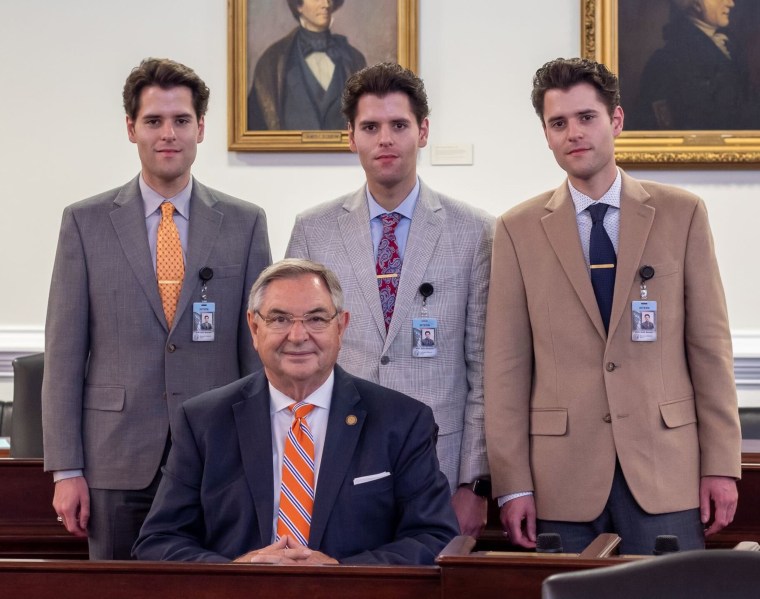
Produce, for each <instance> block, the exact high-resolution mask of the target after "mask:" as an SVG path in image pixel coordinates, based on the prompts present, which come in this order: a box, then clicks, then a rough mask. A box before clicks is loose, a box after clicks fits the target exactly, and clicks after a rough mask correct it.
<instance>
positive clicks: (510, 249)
mask: <svg viewBox="0 0 760 599" xmlns="http://www.w3.org/2000/svg"><path fill="white" fill-rule="evenodd" d="M485 337H486V341H485V376H484V392H485V393H484V395H485V428H486V446H487V448H488V461H489V464H490V467H491V481H492V485H493V495H494V497H500V496H502V495H507V494H509V493H516V492H521V491H532V490H533V478H532V475H531V470H530V439H529V432H530V427H529V422H530V394H531V385H532V377H533V342H532V330H531V324H530V314H529V312H528V301H527V296H526V291H525V284H524V282H523V277H522V272H521V267H520V261H519V258H518V255H517V250H516V248H515V246H514V242H513V240H512V238H511V236H510V234H509V231H508V230H507V227H506V223H505V222H504V220H503V218H500V219H498V221H497V224H496V233H495V235H494V248H493V258H492V262H491V284H490V290H489V294H488V308H487V312H486V334H485Z"/></svg>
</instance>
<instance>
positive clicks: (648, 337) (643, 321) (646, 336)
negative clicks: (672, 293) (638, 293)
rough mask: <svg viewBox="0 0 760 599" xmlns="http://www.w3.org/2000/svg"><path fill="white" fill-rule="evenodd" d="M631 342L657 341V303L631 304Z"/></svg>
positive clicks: (635, 302)
mask: <svg viewBox="0 0 760 599" xmlns="http://www.w3.org/2000/svg"><path fill="white" fill-rule="evenodd" d="M631 341H657V302H637V301H634V302H631Z"/></svg>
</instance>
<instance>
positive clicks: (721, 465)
mask: <svg viewBox="0 0 760 599" xmlns="http://www.w3.org/2000/svg"><path fill="white" fill-rule="evenodd" d="M684 270H685V272H684V290H685V291H684V306H685V309H684V312H685V313H684V317H685V323H684V338H685V345H686V357H687V359H688V363H689V372H690V375H691V381H692V385H693V387H694V400H695V404H696V407H697V419H698V422H699V426H698V434H699V448H700V454H701V460H700V463H701V474H702V476H711V475H713V476H716V475H717V476H731V477H735V478H740V477H741V430H740V427H739V412H738V404H737V398H736V385H735V381H734V364H733V351H732V348H731V331H730V330H729V326H728V309H727V307H726V298H725V295H724V293H723V284H722V282H721V278H720V272H719V270H718V262H717V259H716V257H715V251H714V247H713V239H712V234H711V233H710V226H709V224H708V220H707V209H706V208H705V205H704V202H702V201H701V200H700V201H699V202H698V203H697V205H696V209H695V211H694V215H693V217H692V222H691V227H690V229H689V236H688V240H687V246H686V257H685V261H684Z"/></svg>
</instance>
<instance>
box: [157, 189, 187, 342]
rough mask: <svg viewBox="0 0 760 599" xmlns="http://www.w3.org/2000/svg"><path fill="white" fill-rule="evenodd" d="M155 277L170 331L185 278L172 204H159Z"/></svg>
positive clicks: (180, 245)
mask: <svg viewBox="0 0 760 599" xmlns="http://www.w3.org/2000/svg"><path fill="white" fill-rule="evenodd" d="M156 276H157V277H158V292H159V293H160V294H161V303H162V304H163V306H164V315H165V316H166V323H167V324H168V325H169V329H170V330H171V328H172V324H174V314H175V312H176V311H177V300H179V293H180V291H182V279H184V278H185V263H184V261H183V259H182V244H181V243H180V241H179V231H177V225H176V224H175V223H174V204H172V203H171V202H164V203H162V204H161V222H160V223H159V224H158V238H157V242H156Z"/></svg>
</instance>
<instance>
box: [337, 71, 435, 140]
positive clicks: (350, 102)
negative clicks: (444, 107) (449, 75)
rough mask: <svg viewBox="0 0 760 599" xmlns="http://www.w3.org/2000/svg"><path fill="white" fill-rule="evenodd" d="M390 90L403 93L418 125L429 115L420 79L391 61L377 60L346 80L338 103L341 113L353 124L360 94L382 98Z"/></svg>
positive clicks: (425, 94)
mask: <svg viewBox="0 0 760 599" xmlns="http://www.w3.org/2000/svg"><path fill="white" fill-rule="evenodd" d="M393 92H401V93H404V94H406V95H407V97H408V98H409V103H410V104H411V106H412V112H414V116H415V118H416V119H417V124H418V125H419V124H421V123H422V121H423V120H424V119H426V118H427V116H428V115H429V114H430V109H429V108H428V100H427V93H425V84H424V83H423V82H422V79H420V78H419V77H417V75H415V74H414V73H412V71H410V70H409V69H405V68H404V67H402V66H401V65H398V64H396V63H395V62H381V63H378V64H375V65H372V66H370V67H366V68H364V69H362V70H361V71H357V72H356V73H354V74H353V75H351V77H349V79H348V81H346V86H345V87H344V88H343V97H342V105H341V111H342V112H343V116H345V117H346V120H347V121H348V122H349V123H350V124H351V127H353V126H354V121H355V120H356V110H357V106H358V104H359V99H360V98H361V97H362V96H364V95H366V94H372V95H373V96H378V97H380V98H382V97H383V96H386V95H388V94H390V93H393Z"/></svg>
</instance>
